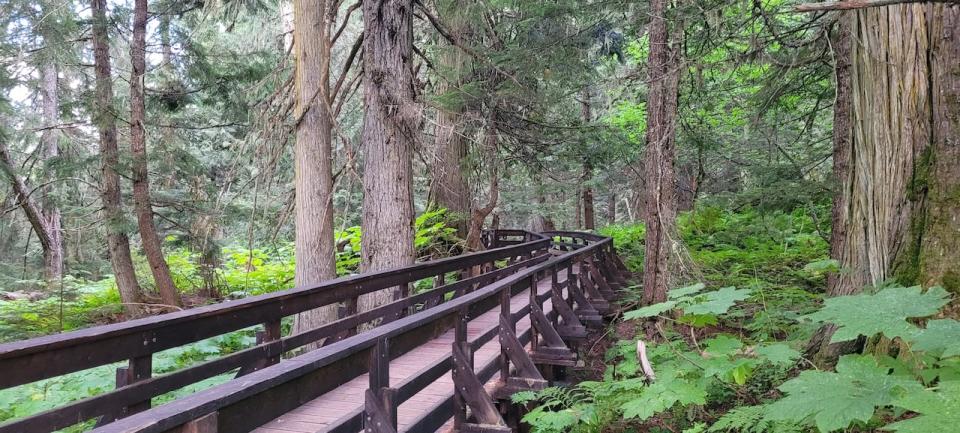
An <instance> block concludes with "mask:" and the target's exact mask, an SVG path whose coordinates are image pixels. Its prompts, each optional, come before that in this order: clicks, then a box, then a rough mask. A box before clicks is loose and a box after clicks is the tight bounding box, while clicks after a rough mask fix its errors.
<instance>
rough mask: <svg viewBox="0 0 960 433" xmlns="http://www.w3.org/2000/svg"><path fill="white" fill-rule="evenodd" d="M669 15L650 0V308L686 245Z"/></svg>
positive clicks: (661, 2) (646, 280) (646, 287)
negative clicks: (680, 229)
mask: <svg viewBox="0 0 960 433" xmlns="http://www.w3.org/2000/svg"><path fill="white" fill-rule="evenodd" d="M666 13H667V2H666V0H651V1H650V25H649V30H648V32H649V35H650V54H649V57H648V60H647V70H648V79H647V83H648V86H649V90H648V92H647V135H646V141H647V144H646V146H647V148H646V153H645V156H644V176H645V182H644V185H643V187H644V190H645V206H644V223H645V224H646V231H647V234H646V241H645V247H646V249H645V253H644V254H645V255H644V263H643V302H644V303H645V304H655V303H658V302H663V301H666V299H667V290H668V289H669V287H670V284H671V277H672V274H673V273H674V270H675V268H674V265H675V263H676V260H677V257H676V254H677V247H678V244H679V243H680V239H679V236H678V233H677V228H676V217H677V201H676V200H677V199H676V192H675V186H674V178H675V171H674V154H675V144H676V132H675V125H676V117H677V91H678V83H679V78H680V77H679V69H678V68H679V62H678V55H679V52H678V47H677V46H675V45H674V42H675V41H674V40H673V38H671V31H670V27H669V26H668V24H667V20H666V17H665V15H666ZM649 332H650V329H648V333H649Z"/></svg>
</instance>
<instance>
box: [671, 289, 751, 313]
mask: <svg viewBox="0 0 960 433" xmlns="http://www.w3.org/2000/svg"><path fill="white" fill-rule="evenodd" d="M752 292H753V291H752V290H750V289H737V288H735V287H724V288H722V289H720V290H716V291H713V292H707V293H705V294H704V295H703V296H705V297H706V301H705V302H700V303H696V304H693V305H690V306H686V307H683V312H684V313H685V314H723V313H726V312H727V310H729V309H730V307H732V306H733V304H734V303H736V302H737V301H742V300H744V299H747V298H749V297H750V293H752Z"/></svg>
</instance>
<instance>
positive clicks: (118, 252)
mask: <svg viewBox="0 0 960 433" xmlns="http://www.w3.org/2000/svg"><path fill="white" fill-rule="evenodd" d="M90 9H91V15H92V17H93V31H92V40H93V57H94V63H95V66H94V70H95V73H96V83H97V84H96V104H95V105H96V110H95V112H94V123H96V125H97V131H98V134H99V138H100V161H101V166H100V167H101V168H100V172H101V177H102V178H103V184H102V188H101V200H102V201H103V214H104V217H105V219H106V224H105V227H106V230H107V249H108V252H109V253H110V264H111V266H112V267H113V275H114V278H115V279H116V281H117V289H118V290H119V291H120V300H121V301H123V303H124V309H125V311H126V312H127V314H128V315H130V316H137V315H139V314H140V311H141V309H140V308H139V306H138V305H139V303H140V288H139V285H138V284H137V275H136V273H135V271H134V269H133V259H132V258H131V257H130V239H129V238H128V237H127V234H126V233H125V232H124V229H123V227H124V225H125V224H124V218H123V208H122V204H121V196H120V175H119V174H118V173H117V171H116V168H117V165H118V163H119V160H120V156H119V149H118V147H117V123H116V114H115V112H114V109H113V82H112V77H111V76H110V39H109V33H108V31H109V28H110V27H109V23H108V21H107V13H106V10H107V5H106V0H91V1H90Z"/></svg>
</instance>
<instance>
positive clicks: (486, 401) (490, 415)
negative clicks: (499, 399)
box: [453, 342, 507, 429]
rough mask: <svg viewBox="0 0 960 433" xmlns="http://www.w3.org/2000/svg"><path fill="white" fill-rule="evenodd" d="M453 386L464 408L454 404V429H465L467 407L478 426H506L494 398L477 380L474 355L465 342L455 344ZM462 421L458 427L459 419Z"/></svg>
mask: <svg viewBox="0 0 960 433" xmlns="http://www.w3.org/2000/svg"><path fill="white" fill-rule="evenodd" d="M453 386H454V387H455V388H456V390H455V391H454V396H455V397H456V396H459V400H460V401H461V402H462V404H463V406H461V407H457V404H456V403H455V404H454V408H455V410H457V412H456V413H454V428H455V429H463V428H464V426H466V425H467V423H466V412H465V409H466V408H467V407H469V408H470V412H471V414H472V415H473V417H474V418H475V419H476V423H477V424H486V425H492V426H504V427H505V426H506V425H507V424H506V423H505V422H504V421H503V417H501V416H500V412H499V411H498V410H497V407H496V406H495V405H494V404H493V398H492V397H490V394H487V390H486V389H484V387H483V383H481V382H480V379H479V378H477V375H476V373H475V372H474V371H473V354H472V350H471V349H470V346H469V344H467V343H465V342H454V343H453ZM455 401H456V400H455ZM458 418H459V419H460V420H461V421H460V423H459V425H458V423H457V419H458Z"/></svg>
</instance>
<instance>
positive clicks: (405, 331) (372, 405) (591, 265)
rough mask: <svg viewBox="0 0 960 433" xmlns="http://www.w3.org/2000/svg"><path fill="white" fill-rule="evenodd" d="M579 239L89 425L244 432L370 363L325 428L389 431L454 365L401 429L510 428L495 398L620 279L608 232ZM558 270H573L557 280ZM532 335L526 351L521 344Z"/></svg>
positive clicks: (112, 429) (551, 360)
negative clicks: (479, 320)
mask: <svg viewBox="0 0 960 433" xmlns="http://www.w3.org/2000/svg"><path fill="white" fill-rule="evenodd" d="M578 239H580V240H578V241H577V242H576V243H577V244H580V245H582V247H580V248H577V249H575V250H573V251H569V252H564V253H562V254H560V255H550V256H549V258H545V257H548V256H541V257H540V258H535V259H529V260H537V261H539V262H538V263H535V264H534V263H530V264H529V265H528V266H527V267H526V268H525V269H524V270H522V271H520V272H515V273H513V274H512V275H510V276H507V277H505V278H502V279H500V280H498V281H495V282H492V283H490V284H488V285H485V286H481V287H478V288H476V289H475V290H474V291H472V292H469V293H465V294H463V295H462V296H460V297H457V298H454V299H452V300H450V301H448V302H445V303H442V304H440V305H437V306H435V307H433V308H430V309H426V310H422V311H420V312H418V313H415V314H412V315H409V316H406V317H403V318H400V319H398V320H395V321H393V322H391V323H388V324H385V325H381V326H378V327H376V328H374V329H372V330H370V331H368V332H365V333H362V334H359V335H355V336H352V337H349V338H346V339H344V340H340V341H337V342H335V343H333V344H331V345H328V346H326V347H323V348H320V349H318V350H315V351H312V352H309V353H307V354H304V355H301V356H299V357H296V358H294V359H291V360H288V361H285V362H283V363H280V364H279V365H275V366H272V367H269V368H265V369H262V370H260V371H256V372H253V373H251V374H249V375H247V376H245V377H244V378H242V379H239V380H233V381H230V382H227V383H225V384H222V385H219V386H216V387H214V388H210V389H207V390H205V391H201V392H199V393H196V394H193V395H191V396H189V397H185V398H182V399H180V400H177V401H174V402H172V403H169V404H166V405H163V406H159V407H156V408H153V409H150V410H148V411H145V412H141V413H138V414H134V415H131V416H129V417H127V418H124V419H121V420H118V421H116V422H114V423H111V424H108V425H105V426H103V427H100V428H98V429H96V430H95V431H94V432H95V433H120V432H124V433H128V432H144V433H148V432H157V433H159V432H171V433H173V432H188V431H189V432H199V433H214V432H229V433H242V432H248V431H251V430H253V429H255V428H256V427H258V426H261V425H263V424H265V423H266V422H268V421H270V420H272V419H274V418H276V417H278V416H280V415H282V414H284V413H286V412H289V411H290V410H292V409H294V408H296V407H298V406H300V405H301V404H303V403H304V402H307V401H309V400H311V399H313V398H316V397H317V396H320V395H322V394H324V393H326V392H329V391H331V390H333V389H335V388H337V387H338V386H340V385H342V384H344V383H346V382H347V381H350V380H352V379H354V378H356V377H358V376H360V375H362V374H364V373H366V372H369V373H370V375H369V377H370V388H369V389H368V390H367V393H366V403H365V405H364V408H363V411H362V412H360V411H355V412H353V413H349V414H346V415H345V416H344V417H343V418H341V419H340V420H339V421H338V422H336V423H333V424H332V425H330V426H329V428H328V429H327V430H326V431H328V432H356V431H359V430H360V429H361V427H362V428H363V430H364V431H368V432H378V433H392V432H395V431H397V416H396V410H397V406H399V404H400V403H402V402H404V401H406V400H407V399H409V398H410V397H412V396H413V395H416V394H417V393H418V392H419V391H421V390H423V389H424V388H425V387H426V386H428V385H429V384H430V383H431V382H433V381H434V380H436V379H437V378H439V377H440V376H442V375H444V374H448V372H450V371H453V372H454V374H453V377H454V387H453V388H454V389H451V395H450V397H449V398H447V399H445V400H443V401H442V402H441V403H439V404H437V405H436V406H435V407H432V408H429V409H428V410H427V411H425V412H424V413H423V415H422V416H420V417H419V419H417V420H416V421H415V422H414V423H413V424H412V425H411V426H410V427H409V428H408V429H407V430H406V431H409V432H425V431H434V430H436V429H437V428H439V427H440V426H441V425H442V424H443V423H444V422H446V420H448V419H449V418H450V417H451V416H452V417H453V419H454V424H455V427H456V428H458V429H459V430H460V431H484V432H494V431H503V432H506V431H510V429H509V427H508V425H507V423H506V421H505V420H504V419H503V418H501V417H500V415H499V413H498V412H497V411H496V410H495V408H494V406H493V404H494V403H493V401H494V399H495V398H496V397H499V398H504V396H509V395H510V394H511V393H513V392H515V391H518V390H522V389H540V388H542V387H543V386H545V385H546V382H545V380H544V378H543V376H542V375H541V374H540V373H539V371H538V369H537V365H572V364H571V362H572V360H573V357H572V356H571V355H572V354H571V352H570V350H569V348H567V346H566V344H565V341H567V340H569V339H572V338H576V337H578V336H582V329H578V328H582V327H583V325H582V323H583V322H587V321H591V320H592V321H598V320H599V317H600V315H601V314H602V311H600V309H604V308H609V307H608V304H609V302H610V301H612V300H613V298H614V297H615V296H616V295H615V293H614V289H615V287H616V286H611V285H609V284H608V283H607V281H608V279H610V280H614V281H616V280H620V279H622V276H623V275H624V273H625V269H616V270H614V269H612V268H611V267H610V266H605V265H603V263H605V262H608V263H617V262H618V261H617V260H616V259H615V258H614V257H613V256H614V252H613V249H612V245H611V242H610V239H607V238H601V239H600V240H596V241H590V240H584V239H585V238H578ZM544 258H545V259H544ZM575 269H576V270H577V271H578V272H576V273H575V272H574V270H575ZM561 270H565V274H566V275H568V276H570V277H568V278H566V279H565V280H564V281H558V278H557V276H558V275H559V273H560V271H561ZM610 271H615V275H613V274H611V275H605V276H601V273H608V272H610ZM547 276H550V277H551V282H552V284H551V288H550V291H549V292H548V293H543V294H538V293H537V291H534V290H531V291H530V303H529V304H528V305H527V306H526V307H524V308H522V309H520V310H519V311H511V308H510V297H511V296H514V295H516V294H518V293H520V292H522V291H524V290H527V289H529V288H531V287H535V285H536V282H537V281H540V280H541V279H543V278H545V277H547ZM547 299H550V300H551V304H550V305H551V306H552V310H551V311H549V312H545V311H544V302H545V301H546V300H547ZM497 305H500V325H499V326H496V327H492V328H490V329H488V330H486V332H484V333H483V334H482V335H481V336H479V337H477V338H475V339H474V340H472V341H468V340H467V338H466V337H467V336H466V323H467V322H468V321H469V320H470V318H472V317H476V316H477V315H479V314H482V313H483V312H486V311H488V310H490V309H492V308H495V307H496V306H497ZM598 306H599V307H598ZM598 308H599V309H598ZM525 316H529V317H530V320H531V324H532V326H531V328H530V329H528V330H527V331H526V332H525V333H522V334H521V335H519V336H518V335H516V333H515V324H516V323H517V322H518V321H519V320H520V319H521V318H523V317H525ZM449 329H456V332H455V342H454V343H453V347H452V350H451V354H450V356H448V357H446V358H445V359H442V360H441V361H439V362H436V363H434V364H432V365H428V366H425V367H424V368H423V370H421V371H420V372H419V373H418V374H414V375H412V376H411V377H410V378H409V379H408V380H406V381H404V382H403V383H399V384H395V385H392V384H390V383H389V369H390V360H392V359H395V358H397V357H399V356H401V355H403V354H404V353H407V352H408V351H410V350H413V349H414V348H416V347H417V346H419V345H421V344H423V343H425V342H426V341H429V340H431V339H434V338H436V337H437V336H439V335H441V334H442V333H444V332H446V331H448V330H449ZM564 334H566V335H564ZM576 334H579V335H576ZM495 336H497V337H499V339H500V346H501V355H500V357H499V358H497V359H495V360H494V361H491V362H490V363H487V364H485V365H483V366H480V369H479V370H476V369H475V367H474V366H473V358H472V351H473V350H474V349H476V348H478V347H480V346H482V345H483V344H484V343H486V342H487V341H489V340H490V339H492V338H493V337H495ZM528 342H530V345H531V348H530V351H529V352H528V351H527V350H525V348H524V345H525V344H527V343H528ZM498 371H499V372H500V377H501V385H502V386H501V387H500V388H499V390H500V391H499V392H497V393H495V394H496V395H495V396H491V395H490V394H488V393H487V391H486V390H485V389H484V387H483V386H482V384H483V383H485V382H486V381H487V380H488V379H489V378H490V377H492V375H494V374H495V373H496V372H498ZM467 408H469V409H470V411H469V414H470V416H471V417H470V418H467V415H468V412H467Z"/></svg>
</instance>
